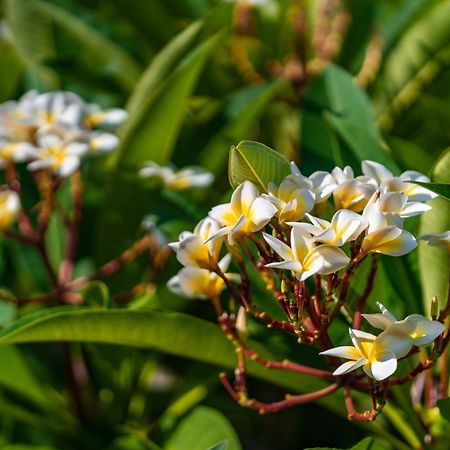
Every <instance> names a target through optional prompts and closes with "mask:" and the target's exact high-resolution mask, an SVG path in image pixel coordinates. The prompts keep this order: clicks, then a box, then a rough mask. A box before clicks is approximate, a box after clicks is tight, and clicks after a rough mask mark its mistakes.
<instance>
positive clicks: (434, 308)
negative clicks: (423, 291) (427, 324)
mask: <svg viewBox="0 0 450 450" xmlns="http://www.w3.org/2000/svg"><path fill="white" fill-rule="evenodd" d="M438 314H439V301H438V298H437V297H436V296H435V295H434V296H433V298H432V299H431V318H432V319H433V320H436V318H437V316H438Z"/></svg>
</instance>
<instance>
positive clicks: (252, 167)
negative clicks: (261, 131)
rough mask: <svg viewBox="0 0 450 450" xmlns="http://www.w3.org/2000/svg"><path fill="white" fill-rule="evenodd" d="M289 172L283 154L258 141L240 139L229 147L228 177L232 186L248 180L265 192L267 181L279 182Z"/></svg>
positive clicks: (288, 166)
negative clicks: (236, 143)
mask: <svg viewBox="0 0 450 450" xmlns="http://www.w3.org/2000/svg"><path fill="white" fill-rule="evenodd" d="M290 172H291V168H290V165H289V162H288V161H287V159H285V158H284V156H282V155H280V153H277V152H276V151H275V150H272V149H271V148H269V147H267V146H266V145H264V144H261V143H259V142H253V141H242V142H240V143H239V144H238V145H237V147H234V146H233V147H231V149H230V158H229V161H228V178H229V180H230V184H231V187H232V188H236V187H237V186H239V185H240V184H241V183H243V182H244V181H246V180H249V181H251V182H252V183H254V184H255V185H256V186H257V187H258V188H259V189H260V191H261V192H266V191H267V184H268V183H269V181H273V182H274V183H280V182H281V181H282V179H283V178H284V177H286V176H287V175H289V174H290Z"/></svg>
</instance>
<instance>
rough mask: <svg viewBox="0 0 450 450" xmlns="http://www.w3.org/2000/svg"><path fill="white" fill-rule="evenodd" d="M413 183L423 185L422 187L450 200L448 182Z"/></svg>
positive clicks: (449, 185)
mask: <svg viewBox="0 0 450 450" xmlns="http://www.w3.org/2000/svg"><path fill="white" fill-rule="evenodd" d="M414 184H418V185H419V186H423V187H424V188H427V189H429V190H430V191H433V192H435V193H436V194H438V195H440V196H441V197H442V198H445V199H447V200H449V201H450V184H449V183H423V182H421V181H415V182H414Z"/></svg>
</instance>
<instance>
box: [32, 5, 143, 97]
mask: <svg viewBox="0 0 450 450" xmlns="http://www.w3.org/2000/svg"><path fill="white" fill-rule="evenodd" d="M36 7H37V10H38V12H39V14H42V15H43V16H44V17H46V18H47V19H48V20H51V21H52V22H53V23H54V24H56V25H57V26H58V27H61V29H63V30H64V31H65V32H67V33H69V34H70V37H71V39H72V42H73V43H74V44H75V43H76V45H77V46H78V52H79V54H80V55H82V57H83V58H85V59H88V60H91V61H93V62H95V65H96V67H97V68H98V69H99V70H104V71H108V73H111V74H112V75H113V77H114V78H115V79H116V80H117V82H118V83H119V84H120V85H121V86H122V87H123V88H124V89H126V90H131V89H132V88H133V87H134V84H135V83H136V81H137V80H138V78H139V75H140V72H141V69H140V67H139V65H138V64H137V63H136V61H135V60H134V59H133V58H132V57H131V56H130V55H129V54H128V53H127V52H126V51H125V50H124V49H123V48H122V47H120V46H119V45H117V44H115V43H114V42H112V41H111V40H109V39H108V38H107V37H105V36H104V35H103V34H102V33H100V32H98V31H97V30H96V29H95V28H93V27H91V26H89V25H88V24H87V23H86V22H85V21H83V20H81V19H79V18H78V17H76V16H75V15H74V14H71V13H70V12H68V11H66V10H64V9H62V8H59V7H58V6H55V5H52V4H50V3H47V2H44V1H37V2H36Z"/></svg>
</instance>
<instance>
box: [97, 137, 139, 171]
mask: <svg viewBox="0 0 450 450" xmlns="http://www.w3.org/2000/svg"><path fill="white" fill-rule="evenodd" d="M118 145H119V138H118V137H117V136H116V135H114V134H111V133H95V134H94V133H92V135H91V140H90V147H91V150H92V151H93V152H101V153H106V152H110V151H112V150H114V149H115V148H116V147H117V146H118ZM142 170H144V169H142ZM144 174H145V172H144Z"/></svg>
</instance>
